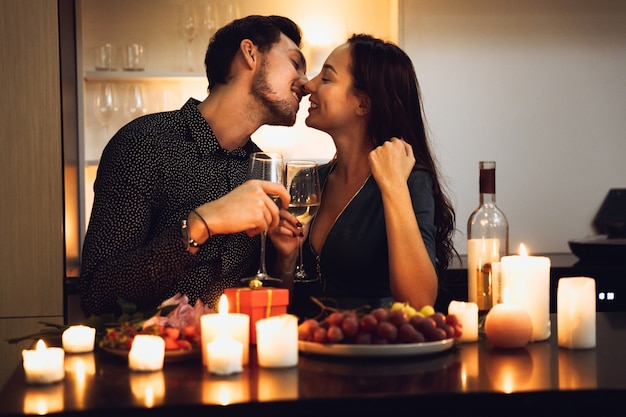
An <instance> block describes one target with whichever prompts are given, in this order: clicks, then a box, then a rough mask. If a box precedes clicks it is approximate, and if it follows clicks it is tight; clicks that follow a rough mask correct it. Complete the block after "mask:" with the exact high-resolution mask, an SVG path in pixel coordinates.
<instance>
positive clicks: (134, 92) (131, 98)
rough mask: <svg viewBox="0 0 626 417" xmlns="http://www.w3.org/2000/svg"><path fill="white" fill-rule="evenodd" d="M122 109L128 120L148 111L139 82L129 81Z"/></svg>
mask: <svg viewBox="0 0 626 417" xmlns="http://www.w3.org/2000/svg"><path fill="white" fill-rule="evenodd" d="M124 110H125V112H126V115H127V116H128V120H129V121H130V120H133V119H136V118H137V117H139V116H143V115H144V114H146V113H148V109H147V107H146V103H145V100H144V94H143V88H142V86H141V84H137V83H131V84H129V85H128V87H127V89H126V100H125V106H124Z"/></svg>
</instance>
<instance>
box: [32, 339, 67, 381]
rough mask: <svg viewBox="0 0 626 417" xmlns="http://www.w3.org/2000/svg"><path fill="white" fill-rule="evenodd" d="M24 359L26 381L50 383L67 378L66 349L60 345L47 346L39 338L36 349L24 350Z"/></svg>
mask: <svg viewBox="0 0 626 417" xmlns="http://www.w3.org/2000/svg"><path fill="white" fill-rule="evenodd" d="M22 359H23V367H24V372H25V374H26V382H28V383H31V384H50V383H53V382H57V381H60V380H62V379H63V378H65V366H64V361H65V351H64V350H63V349H62V348H59V347H51V348H49V347H46V344H45V343H44V341H43V340H39V341H38V342H37V345H36V347H35V349H32V350H26V349H25V350H22Z"/></svg>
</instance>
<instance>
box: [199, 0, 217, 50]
mask: <svg viewBox="0 0 626 417" xmlns="http://www.w3.org/2000/svg"><path fill="white" fill-rule="evenodd" d="M218 19H219V18H218V13H217V6H216V5H215V4H214V2H212V1H208V2H207V3H206V4H205V5H204V14H203V15H202V28H203V29H204V30H206V32H207V39H206V42H208V41H209V39H211V37H212V36H213V35H214V34H215V32H216V31H217V29H218V28H219V23H218Z"/></svg>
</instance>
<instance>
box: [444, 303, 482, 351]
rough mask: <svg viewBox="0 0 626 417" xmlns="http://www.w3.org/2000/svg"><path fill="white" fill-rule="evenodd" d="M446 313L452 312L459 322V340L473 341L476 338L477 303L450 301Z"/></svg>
mask: <svg viewBox="0 0 626 417" xmlns="http://www.w3.org/2000/svg"><path fill="white" fill-rule="evenodd" d="M448 314H454V315H455V316H456V317H457V318H458V319H459V322H460V323H461V326H462V332H461V337H460V338H459V340H460V341H461V342H475V341H477V340H478V305H477V304H476V303H466V302H463V301H454V300H453V301H450V304H449V305H448Z"/></svg>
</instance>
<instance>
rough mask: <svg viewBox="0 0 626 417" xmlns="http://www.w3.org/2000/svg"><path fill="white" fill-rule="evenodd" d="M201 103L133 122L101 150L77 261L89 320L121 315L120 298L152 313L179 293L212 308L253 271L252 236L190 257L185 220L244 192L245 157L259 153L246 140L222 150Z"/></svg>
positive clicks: (209, 245)
mask: <svg viewBox="0 0 626 417" xmlns="http://www.w3.org/2000/svg"><path fill="white" fill-rule="evenodd" d="M198 104H199V102H198V101H197V100H195V99H189V100H188V101H187V103H185V105H184V106H183V107H182V108H181V109H180V110H176V111H170V112H163V113H157V114H151V115H146V116H143V117H141V118H138V119H136V120H134V121H132V122H130V123H129V124H127V125H126V126H124V127H123V128H121V129H120V130H119V131H118V132H117V133H116V134H115V136H114V137H113V138H112V139H111V141H110V142H109V143H108V144H107V146H106V147H105V149H104V152H103V154H102V158H101V160H100V164H99V167H98V174H97V177H96V181H95V184H94V193H95V195H94V203H93V208H92V212H91V219H90V221H89V227H88V230H87V234H86V236H85V242H84V245H83V252H82V260H81V262H82V264H81V275H80V283H79V288H80V292H81V307H82V309H83V312H84V313H85V315H86V316H87V317H88V316H89V315H91V314H96V315H99V314H103V313H108V312H116V311H118V306H117V300H118V299H119V298H121V299H124V300H127V301H131V302H133V303H135V304H136V305H137V306H138V308H139V309H140V310H148V309H152V308H155V307H157V306H158V305H159V304H160V303H161V302H162V301H164V300H166V299H167V298H169V297H171V296H172V295H174V294H176V293H178V292H180V293H181V294H185V295H187V296H188V297H189V300H190V302H192V303H195V301H196V300H197V299H201V300H203V301H204V302H205V303H207V304H208V305H209V306H210V307H215V304H216V301H217V300H218V299H219V296H220V295H221V294H222V293H223V291H224V289H225V288H228V287H234V286H241V285H242V284H241V281H240V280H241V278H243V277H247V276H251V275H253V274H254V273H255V272H256V269H257V268H258V263H259V246H260V245H259V243H260V241H259V237H258V236H257V237H255V238H249V237H248V236H247V235H246V234H245V233H238V234H233V235H215V236H212V237H211V238H210V239H209V240H208V241H207V242H206V243H205V244H204V245H202V247H201V249H200V250H199V251H198V253H196V254H195V255H194V254H190V253H188V252H187V250H186V247H185V244H184V243H183V241H182V238H181V233H180V222H181V220H182V219H184V218H186V217H187V215H188V214H189V212H190V211H191V209H193V208H196V207H198V206H200V205H202V204H204V203H206V202H208V201H212V200H215V199H217V198H220V197H222V196H223V195H225V194H226V193H228V192H229V191H231V190H233V189H234V188H235V187H237V186H238V185H240V184H242V183H243V182H244V181H245V179H246V170H247V167H248V155H249V154H250V153H251V152H256V151H259V150H260V149H259V148H258V147H257V146H256V145H255V144H254V143H253V142H252V141H251V140H249V141H248V142H247V143H246V145H245V146H244V147H243V148H239V149H236V150H234V151H232V152H229V151H226V150H225V149H223V148H222V147H220V145H219V143H218V141H217V139H216V137H215V135H214V133H213V131H212V130H211V127H210V126H209V125H208V124H207V122H206V120H205V119H204V118H203V117H202V115H201V114H200V112H199V111H198V109H197V105H198Z"/></svg>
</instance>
